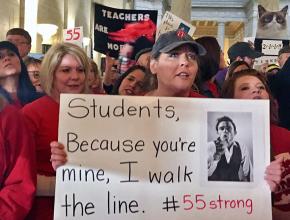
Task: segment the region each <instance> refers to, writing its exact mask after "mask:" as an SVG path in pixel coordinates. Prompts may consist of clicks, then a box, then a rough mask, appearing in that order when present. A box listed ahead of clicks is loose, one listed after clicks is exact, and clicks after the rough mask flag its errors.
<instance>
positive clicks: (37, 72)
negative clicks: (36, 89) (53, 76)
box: [28, 71, 40, 79]
mask: <svg viewBox="0 0 290 220" xmlns="http://www.w3.org/2000/svg"><path fill="white" fill-rule="evenodd" d="M28 73H30V74H32V76H33V77H34V78H35V79H39V78H40V74H39V71H28Z"/></svg>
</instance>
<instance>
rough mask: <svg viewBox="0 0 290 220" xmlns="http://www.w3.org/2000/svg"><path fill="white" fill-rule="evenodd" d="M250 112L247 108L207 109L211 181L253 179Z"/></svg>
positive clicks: (208, 163) (250, 180)
mask: <svg viewBox="0 0 290 220" xmlns="http://www.w3.org/2000/svg"><path fill="white" fill-rule="evenodd" d="M251 116H252V115H251V113H248V112H208V113H207V141H208V143H207V169H208V181H234V182H252V181H253V135H252V117H251Z"/></svg>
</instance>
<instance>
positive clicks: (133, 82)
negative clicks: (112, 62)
mask: <svg viewBox="0 0 290 220" xmlns="http://www.w3.org/2000/svg"><path fill="white" fill-rule="evenodd" d="M150 75H151V73H149V72H148V70H147V69H146V68H145V67H143V66H139V65H134V66H132V67H130V68H129V69H128V70H127V71H126V72H125V73H123V75H121V76H120V77H119V78H118V79H117V81H116V83H115V85H114V88H113V91H112V95H144V94H145V93H146V92H148V91H149V90H150Z"/></svg>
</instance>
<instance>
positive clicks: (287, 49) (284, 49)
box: [278, 45, 290, 56]
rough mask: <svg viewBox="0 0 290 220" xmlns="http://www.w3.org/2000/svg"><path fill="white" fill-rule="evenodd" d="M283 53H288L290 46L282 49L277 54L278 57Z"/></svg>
mask: <svg viewBox="0 0 290 220" xmlns="http://www.w3.org/2000/svg"><path fill="white" fill-rule="evenodd" d="M283 53H290V46H289V45H287V46H284V47H282V48H281V49H280V50H279V52H278V56H280V55H281V54H283Z"/></svg>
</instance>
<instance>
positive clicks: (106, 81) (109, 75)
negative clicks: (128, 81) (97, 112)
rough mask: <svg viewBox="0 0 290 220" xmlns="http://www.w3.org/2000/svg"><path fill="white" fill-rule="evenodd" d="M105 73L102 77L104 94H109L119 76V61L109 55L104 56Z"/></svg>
mask: <svg viewBox="0 0 290 220" xmlns="http://www.w3.org/2000/svg"><path fill="white" fill-rule="evenodd" d="M105 61H106V62H105V73H104V77H103V88H104V90H105V93H106V94H111V93H112V90H113V86H114V84H115V82H116V79H117V78H118V77H119V75H120V74H119V72H118V69H119V67H118V66H119V62H118V60H115V59H114V58H112V57H110V56H109V55H107V56H106V58H105Z"/></svg>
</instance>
